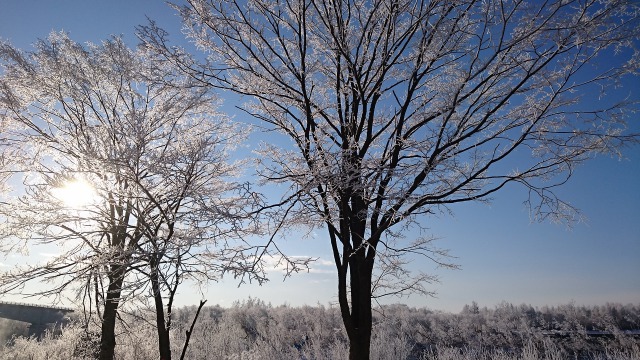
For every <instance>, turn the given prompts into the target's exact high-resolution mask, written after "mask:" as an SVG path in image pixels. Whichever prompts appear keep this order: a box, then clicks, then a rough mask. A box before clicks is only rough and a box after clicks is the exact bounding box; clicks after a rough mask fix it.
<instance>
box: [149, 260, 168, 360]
mask: <svg viewBox="0 0 640 360" xmlns="http://www.w3.org/2000/svg"><path fill="white" fill-rule="evenodd" d="M150 265H151V289H152V291H153V300H154V302H155V306H156V328H157V329H158V350H159V351H160V360H171V339H170V338H169V330H170V326H171V323H170V319H169V322H167V321H166V320H165V316H164V303H163V301H162V292H161V291H160V278H159V276H160V275H159V273H158V264H157V261H155V260H152V261H151V262H150ZM168 317H169V318H170V317H171V311H170V310H169V313H168Z"/></svg>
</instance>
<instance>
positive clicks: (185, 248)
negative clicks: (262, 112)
mask: <svg viewBox="0 0 640 360" xmlns="http://www.w3.org/2000/svg"><path fill="white" fill-rule="evenodd" d="M0 59H2V63H1V64H2V66H3V67H4V73H3V74H2V76H1V77H0V120H1V121H2V124H3V127H4V130H5V131H4V133H3V136H2V142H3V144H2V145H3V148H2V149H3V157H4V155H9V154H11V157H12V158H14V159H17V160H16V161H13V162H11V164H9V165H10V168H7V169H3V171H5V170H6V171H7V172H6V174H8V176H11V177H12V178H13V179H15V180H13V181H14V182H17V181H19V179H18V176H22V184H21V185H19V186H17V188H16V193H13V194H3V195H7V196H6V197H7V199H6V201H4V202H2V203H0V204H1V206H0V218H1V219H2V222H3V224H2V228H1V229H0V241H1V242H0V249H1V250H3V251H16V250H24V251H28V249H29V248H32V247H34V246H38V245H43V246H49V247H48V248H47V249H49V250H48V251H55V252H57V253H58V254H57V255H55V256H53V257H52V258H51V259H49V260H48V261H46V262H44V263H37V264H30V265H28V266H22V267H19V268H17V269H15V270H13V271H10V272H6V273H2V274H0V288H1V289H2V291H3V292H9V291H14V290H22V289H24V285H25V284H27V283H28V282H31V281H32V280H44V281H46V282H47V285H46V286H45V287H38V288H37V289H36V290H34V291H32V293H31V294H32V295H51V294H54V295H55V294H57V295H58V296H62V294H65V292H64V290H66V289H73V290H75V291H76V293H77V296H78V298H79V299H81V300H82V301H83V303H84V305H85V307H87V306H88V307H89V312H97V313H98V314H99V315H100V318H101V327H102V332H101V345H100V355H99V357H100V359H113V356H114V348H115V345H116V342H115V341H116V339H115V332H114V329H115V325H116V320H117V317H118V310H119V308H120V307H121V306H122V304H123V303H124V302H125V301H127V300H130V299H133V298H135V297H137V296H139V295H143V292H144V291H146V289H148V288H149V287H150V288H151V293H152V294H151V295H152V298H153V299H155V302H156V305H157V306H159V307H158V308H156V311H157V314H158V335H159V338H160V348H159V350H160V354H161V357H162V358H164V359H167V360H168V359H170V357H171V353H170V350H169V349H170V344H169V342H168V341H169V337H168V331H169V329H170V310H171V302H170V303H169V304H168V316H167V318H165V316H164V309H163V298H162V296H163V295H162V292H163V291H166V289H167V287H166V286H165V284H169V285H170V286H169V287H168V288H169V289H170V290H171V293H170V299H171V301H172V299H173V295H174V294H175V292H176V289H177V287H178V285H179V284H180V283H181V282H182V281H183V280H184V279H186V278H191V279H195V280H196V281H208V280H211V279H217V278H219V277H220V276H221V275H222V274H223V273H224V272H225V271H229V272H233V273H234V275H237V274H239V273H241V274H244V271H246V270H247V269H249V270H251V269H250V268H249V265H252V264H253V261H250V262H248V263H247V264H245V263H244V262H243V261H244V257H243V256H244V255H243V253H242V250H243V245H242V243H240V244H238V245H234V243H233V242H232V241H231V236H230V235H234V234H235V233H236V232H237V231H239V229H240V225H241V224H240V223H241V222H243V221H244V219H246V214H245V213H244V212H245V210H244V206H245V205H247V204H249V203H250V202H251V198H250V197H247V196H245V191H244V190H243V189H244V187H243V186H242V185H241V184H237V183H235V182H234V180H233V179H235V178H236V177H237V176H238V175H239V171H240V165H241V163H240V162H231V161H229V156H230V154H229V151H230V150H231V149H232V148H233V147H234V146H235V145H236V144H237V142H238V141H239V140H241V139H242V136H241V134H242V131H240V130H239V129H238V128H237V126H236V125H233V124H232V123H231V122H229V121H228V120H227V118H226V117H225V116H222V115H221V114H218V113H216V111H215V106H216V101H215V98H214V97H213V95H212V94H211V92H210V91H209V90H208V89H206V88H203V87H200V88H195V87H193V86H189V80H188V78H187V77H185V76H183V75H181V73H179V72H178V71H177V69H176V68H175V67H174V66H171V64H168V63H164V64H162V63H160V62H155V61H154V60H153V59H152V58H150V57H148V56H146V55H145V54H144V53H143V52H141V51H134V50H131V49H129V48H127V47H126V46H125V45H124V43H123V42H122V40H121V39H120V38H113V39H110V40H107V41H104V42H103V43H101V44H100V45H93V44H88V45H86V46H83V45H80V44H78V43H75V42H73V41H72V40H70V39H69V37H68V36H67V35H66V34H64V33H52V34H51V35H50V37H49V38H48V40H43V41H39V42H38V43H37V44H36V51H34V52H31V53H23V52H21V51H20V50H18V49H16V48H14V47H12V46H11V45H9V44H6V43H0ZM18 160H19V161H18ZM3 174H4V173H3ZM65 189H66V190H65ZM82 192H85V193H86V194H85V196H84V198H82V199H80V198H77V196H78V195H79V193H82ZM74 198H77V200H78V201H75V202H74V201H72V200H73V199H74ZM51 249H54V250H51ZM225 256H226V258H225ZM172 276H173V277H172ZM170 278H171V279H174V280H175V281H173V282H170V281H168V280H167V279H170ZM94 303H95V307H93V305H92V304H94Z"/></svg>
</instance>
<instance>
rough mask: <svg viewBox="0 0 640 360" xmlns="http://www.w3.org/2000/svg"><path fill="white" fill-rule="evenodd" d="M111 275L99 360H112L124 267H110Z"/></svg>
mask: <svg viewBox="0 0 640 360" xmlns="http://www.w3.org/2000/svg"><path fill="white" fill-rule="evenodd" d="M112 270H113V271H112V273H111V274H110V275H109V287H108V290H107V297H106V301H105V304H104V312H103V314H102V329H101V333H100V355H99V359H100V360H113V358H114V355H115V349H116V335H115V328H116V318H117V316H118V305H119V303H120V295H121V293H122V282H123V281H124V273H125V267H124V266H121V265H112Z"/></svg>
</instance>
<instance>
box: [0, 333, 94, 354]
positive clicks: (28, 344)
mask: <svg viewBox="0 0 640 360" xmlns="http://www.w3.org/2000/svg"><path fill="white" fill-rule="evenodd" d="M83 331H84V330H83V329H82V328H81V327H80V326H78V325H69V326H67V327H65V328H63V329H62V331H61V332H60V334H57V335H56V336H53V334H52V333H51V332H48V331H47V332H46V333H45V335H44V336H43V337H42V338H41V339H40V340H39V341H38V340H37V339H35V338H33V337H31V338H26V337H16V338H14V339H13V345H11V346H7V347H5V348H3V349H2V351H1V352H0V358H1V359H3V360H72V359H78V360H79V359H84V358H81V357H77V354H76V353H75V350H76V349H77V348H78V345H79V344H80V340H81V335H82V333H83Z"/></svg>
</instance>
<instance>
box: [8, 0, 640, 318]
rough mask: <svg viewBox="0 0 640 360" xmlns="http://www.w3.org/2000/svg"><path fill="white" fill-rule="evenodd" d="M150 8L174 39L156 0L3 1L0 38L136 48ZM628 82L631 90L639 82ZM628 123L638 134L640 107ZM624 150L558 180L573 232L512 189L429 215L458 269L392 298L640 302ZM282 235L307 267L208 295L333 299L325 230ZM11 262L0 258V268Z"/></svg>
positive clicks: (215, 299)
mask: <svg viewBox="0 0 640 360" xmlns="http://www.w3.org/2000/svg"><path fill="white" fill-rule="evenodd" d="M146 16H149V17H150V18H152V19H154V20H156V22H157V23H158V24H159V25H160V26H162V27H164V28H165V29H167V30H168V31H169V32H170V33H171V34H172V39H173V40H174V41H178V40H181V34H180V33H179V29H180V22H179V18H178V17H177V16H175V15H174V11H173V10H172V9H170V8H169V7H168V6H166V5H165V4H164V3H163V2H162V1H159V0H126V1H125V0H115V1H114V0H110V1H87V0H57V1H45V0H41V1H35V0H20V1H18V0H11V1H10V0H0V38H2V39H3V40H9V41H10V42H11V43H12V44H13V45H15V46H17V47H19V48H22V49H27V50H28V49H30V47H31V44H33V43H34V42H35V41H36V39H38V38H45V37H46V36H47V35H48V34H49V32H51V31H59V30H65V31H67V32H68V33H70V36H71V38H72V39H74V40H75V41H78V42H86V41H91V42H99V41H100V40H101V39H104V38H107V37H108V36H110V35H111V34H115V35H123V36H124V37H125V40H127V41H128V42H129V43H130V44H131V45H135V43H136V39H135V36H134V27H135V26H136V25H139V24H144V23H146ZM632 90H633V91H634V92H635V93H636V97H637V92H638V91H640V89H639V86H636V88H635V89H632ZM233 101H237V100H234V99H230V100H229V101H228V102H227V103H226V104H225V105H226V106H225V108H226V109H231V108H233V106H234V104H233V103H232V102H233ZM232 115H233V114H232ZM235 115H236V118H241V117H243V116H244V115H243V114H235ZM630 122H631V124H630V127H631V128H632V129H635V131H640V121H638V117H637V115H636V116H635V117H634V118H633V119H631V121H630ZM624 155H625V159H623V160H618V159H612V158H608V157H604V156H602V157H598V158H596V159H594V160H592V161H590V162H588V163H586V164H585V165H583V166H581V167H579V168H578V169H577V171H576V173H575V175H574V177H573V178H572V179H571V180H570V181H569V182H568V183H567V184H566V186H564V187H563V188H561V189H559V191H558V194H559V195H560V196H561V198H562V199H563V200H566V201H568V202H570V203H571V204H573V205H575V206H576V207H578V208H579V209H581V210H582V213H583V215H584V216H585V217H586V218H587V220H586V221H585V222H583V223H578V224H574V226H573V228H572V229H568V228H567V227H566V226H564V225H557V224H549V223H531V222H530V219H529V214H528V211H527V209H526V208H525V207H524V205H523V203H522V202H523V201H524V200H525V199H526V195H527V194H526V192H525V190H524V189H523V188H519V187H517V186H512V187H508V188H506V189H505V190H504V191H502V192H500V193H497V194H496V195H495V197H494V200H493V202H492V203H491V204H489V205H486V204H464V205H458V206H455V207H452V210H453V211H454V213H455V214H454V216H453V217H451V216H441V217H430V218H426V219H425V220H424V221H425V222H424V223H423V225H424V226H426V227H428V228H430V230H431V231H432V234H433V235H434V236H436V237H438V238H440V239H441V240H439V242H438V245H439V246H440V247H443V248H448V249H450V251H451V254H452V255H453V256H455V257H456V259H454V261H455V262H456V263H457V264H459V265H460V266H461V268H462V269H461V270H457V271H453V270H444V269H436V268H434V265H433V264H431V263H428V262H426V261H424V260H421V261H420V262H416V263H414V264H412V266H415V267H416V268H420V269H422V270H423V271H427V272H431V273H434V274H437V275H438V276H439V277H440V280H441V282H440V283H439V284H433V285H432V287H431V289H432V290H435V291H436V292H437V295H436V296H437V297H435V298H429V297H418V296H414V297H411V298H402V299H397V298H393V299H389V300H388V301H390V302H403V303H407V304H409V305H410V306H426V307H428V308H432V309H440V310H446V311H455V312H457V311H459V310H460V309H461V308H462V306H463V305H464V304H468V303H470V302H471V301H474V300H475V301H477V302H478V303H479V304H480V305H484V306H489V307H491V306H494V305H496V304H498V303H499V302H501V301H503V300H504V301H507V302H511V303H516V304H520V303H527V304H532V305H534V306H542V305H557V304H562V303H567V302H570V301H575V303H576V304H602V303H605V302H620V303H629V302H633V303H638V302H640V261H639V260H638V259H640V188H639V187H638V185H637V182H638V178H640V148H639V147H635V148H631V149H626V150H625V151H624ZM280 243H281V245H282V246H283V247H284V249H285V250H287V252H289V254H291V255H310V256H314V257H319V258H320V261H319V262H318V264H317V265H316V266H314V268H313V270H312V271H311V273H308V274H306V273H305V274H300V275H295V276H293V277H292V278H290V279H287V280H286V281H285V282H283V281H282V276H281V274H280V273H278V272H274V273H272V277H271V281H270V282H269V283H268V284H267V285H266V286H263V287H258V286H257V285H243V286H242V287H240V288H238V287H237V286H236V285H237V284H236V282H235V281H233V280H232V279H229V280H226V281H223V282H222V283H217V284H211V286H209V287H208V288H207V289H203V291H204V297H205V298H207V299H208V300H209V303H210V304H215V303H218V304H220V305H223V306H225V305H230V304H231V303H232V302H233V301H234V300H242V299H246V298H247V297H248V296H252V297H258V298H260V299H263V300H265V301H267V302H271V303H272V304H273V305H279V304H283V303H288V304H290V305H302V304H309V305H315V304H317V303H320V304H323V305H327V304H328V303H329V302H335V300H336V296H335V294H336V289H337V281H336V279H335V278H336V275H335V273H334V267H333V265H332V263H331V262H330V261H331V250H330V245H329V243H328V241H327V239H326V235H325V234H324V233H323V232H322V231H321V230H317V231H316V237H315V238H314V239H305V240H300V241H298V240H291V241H286V240H281V241H280ZM31 256H34V257H36V256H40V254H39V253H36V252H33V253H32V254H31ZM15 261H18V259H16V258H5V259H2V258H0V266H3V267H5V268H6V267H8V266H10V265H11V264H12V263H14V262H15ZM199 299H200V295H199V294H198V291H197V289H195V288H185V287H183V289H182V291H181V295H180V298H179V299H178V305H187V304H197V302H198V300H199ZM10 300H13V301H21V300H22V299H21V298H20V297H12V298H11V299H10ZM26 301H30V302H32V301H34V300H33V299H31V300H26ZM42 301H46V300H42Z"/></svg>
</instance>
